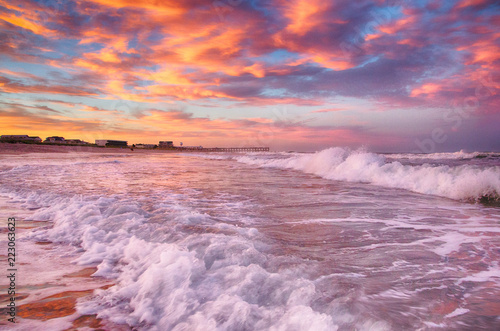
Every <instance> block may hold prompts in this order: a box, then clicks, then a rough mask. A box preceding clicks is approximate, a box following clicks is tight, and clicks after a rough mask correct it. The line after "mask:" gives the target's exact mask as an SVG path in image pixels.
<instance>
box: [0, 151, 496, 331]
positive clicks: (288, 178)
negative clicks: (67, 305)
mask: <svg viewBox="0 0 500 331" xmlns="http://www.w3.org/2000/svg"><path fill="white" fill-rule="evenodd" d="M182 157H183V158H184V159H181V158H179V159H181V160H179V163H178V164H177V165H176V164H175V163H174V162H173V161H172V160H174V159H168V161H169V162H165V160H163V159H161V158H159V159H156V158H155V157H153V156H151V157H149V158H140V159H139V158H138V159H133V158H131V159H128V160H126V161H124V162H121V163H115V162H113V160H107V159H106V160H107V161H110V162H107V161H105V162H103V161H102V160H103V158H101V157H96V158H95V159H90V160H87V161H85V162H81V160H76V161H75V160H70V159H64V160H62V161H57V160H49V159H47V160H46V164H42V165H37V164H36V162H31V164H30V165H29V166H25V167H18V164H16V162H12V165H13V166H16V167H15V168H13V169H11V170H6V171H5V173H0V179H2V180H4V183H5V184H4V183H2V184H4V185H2V187H1V188H0V192H2V193H3V194H6V195H8V196H10V197H11V198H12V199H14V200H15V201H18V202H19V203H20V204H22V205H23V206H24V207H25V208H29V209H30V210H31V212H30V213H31V215H30V216H29V217H28V218H27V219H30V220H35V221H49V222H50V224H52V227H44V228H38V229H35V230H33V231H32V232H31V233H30V234H29V235H27V236H26V240H31V241H33V242H34V241H51V242H53V243H54V244H56V245H58V247H59V248H60V249H59V251H61V250H64V251H66V252H67V253H66V254H67V256H66V257H68V256H70V257H71V259H72V261H73V262H74V263H75V264H78V265H82V266H96V267H97V271H96V273H95V274H94V276H100V277H105V278H107V279H109V280H110V281H111V282H112V283H113V284H114V285H113V286H111V287H110V288H107V289H105V290H104V289H98V290H95V292H94V294H93V296H91V297H88V298H85V299H80V300H79V302H78V305H77V310H78V314H80V315H84V314H97V315H98V317H101V318H104V319H105V320H108V321H111V322H114V323H118V324H122V323H125V324H128V325H130V326H131V327H133V328H135V329H139V330H254V329H257V330H337V329H358V330H391V329H394V330H397V329H401V328H398V327H399V326H401V325H402V326H409V325H412V323H413V325H417V324H418V325H420V326H422V327H423V326H424V325H433V326H435V325H439V326H443V327H449V326H450V325H457V324H453V323H456V321H457V320H458V321H459V322H460V321H461V320H460V319H462V318H463V319H465V318H469V316H471V315H472V316H473V317H472V318H475V316H477V314H478V313H477V311H474V309H475V307H477V306H475V304H476V303H474V302H472V303H471V304H470V303H468V302H467V299H466V298H465V295H463V293H466V294H467V295H469V294H470V291H471V288H472V287H471V286H470V284H471V283H473V284H474V285H475V288H474V289H483V287H482V286H483V285H482V284H485V285H484V286H487V285H488V286H491V288H492V289H494V290H497V288H498V285H499V283H500V278H499V277H497V275H498V271H499V268H498V263H497V262H496V259H498V258H497V257H496V255H495V254H497V253H496V252H497V251H496V250H495V248H494V244H495V243H496V241H495V238H496V237H497V234H498V233H499V231H500V230H499V229H498V226H497V223H495V222H496V220H497V219H498V216H497V214H494V213H491V214H488V213H486V212H484V210H486V209H487V208H484V209H480V208H479V207H478V206H474V205H470V204H462V203H460V202H456V201H451V200H446V199H435V198H432V197H427V196H424V198H425V199H421V196H420V195H416V194H411V193H408V192H403V193H406V194H407V195H406V197H408V199H409V200H410V201H409V202H408V201H404V203H405V204H406V203H408V205H405V206H403V207H401V209H397V210H392V209H391V208H392V207H391V206H388V204H387V202H386V201H385V200H384V199H386V198H381V197H379V196H378V193H379V192H381V191H384V190H385V191H389V192H390V194H391V195H390V202H391V203H392V201H393V200H394V201H398V200H397V199H398V197H399V193H400V192H397V191H396V192H394V193H393V194H392V190H387V189H381V188H380V187H375V186H369V185H368V186H369V188H372V189H373V191H370V192H369V194H371V195H370V196H373V199H372V200H373V201H365V200H364V197H363V196H359V195H358V194H359V193H360V192H358V191H357V190H356V187H355V188H354V189H353V188H351V186H353V185H351V184H349V185H343V186H342V185H338V186H339V187H340V188H339V189H338V191H335V190H333V189H332V191H328V190H329V189H330V187H331V186H337V185H331V184H330V182H328V181H326V180H323V179H322V178H313V180H314V181H315V184H316V185H318V182H319V183H320V185H322V186H321V187H322V190H321V194H322V193H324V194H327V193H329V192H330V193H331V195H325V196H320V195H317V196H314V195H312V193H311V192H315V191H313V190H311V185H310V184H311V181H312V179H311V176H307V175H303V176H302V177H303V178H296V177H297V176H296V173H294V172H290V171H275V170H269V171H266V173H269V174H267V175H268V176H269V178H266V179H265V180H264V181H263V182H264V183H269V184H268V185H270V186H272V187H273V194H271V195H268V197H270V198H271V199H274V200H273V201H271V202H267V201H265V199H260V196H259V195H260V194H264V193H263V192H264V191H247V190H244V189H241V190H236V191H234V190H233V188H234V186H237V185H239V187H243V186H244V185H245V183H247V182H245V181H241V182H238V180H239V178H237V179H236V182H234V178H233V179H232V180H231V181H229V180H228V181H227V182H224V181H223V180H221V179H225V178H227V176H228V174H227V172H225V171H227V169H235V168H240V169H243V170H241V173H249V174H247V175H248V176H249V177H250V178H252V179H253V178H254V177H258V175H259V174H258V173H259V172H262V171H261V170H259V169H257V168H255V167H251V166H247V165H244V164H242V163H245V164H250V165H258V166H262V167H273V168H278V169H294V170H299V171H303V172H307V173H313V174H316V175H318V176H321V177H323V178H327V179H334V180H341V181H351V182H358V181H362V182H368V183H372V184H378V185H383V186H388V187H399V188H405V189H408V190H416V189H421V190H424V191H425V190H427V189H429V190H431V192H430V194H438V193H439V192H445V193H446V192H448V191H446V187H448V185H449V183H450V182H455V184H456V183H458V182H460V180H463V178H461V177H463V176H469V174H470V173H474V172H475V173H476V174H479V175H478V176H479V177H481V178H482V177H487V178H489V177H488V176H495V175H496V176H498V169H497V168H495V167H490V168H484V169H480V168H475V167H473V166H470V165H465V166H463V167H450V166H445V165H443V166H435V165H430V164H421V165H417V166H413V165H404V164H402V163H399V162H388V159H387V158H385V157H384V156H381V155H377V154H372V153H366V152H361V151H357V152H353V151H349V150H347V149H329V150H325V151H322V152H319V153H316V154H287V153H278V154H269V153H261V154H257V153H256V154H248V155H236V156H235V155H213V157H215V158H217V159H219V160H221V161H220V162H219V161H217V160H208V161H209V162H208V163H209V164H205V163H207V162H205V161H207V160H200V159H198V158H190V156H182ZM208 157H212V156H211V155H208ZM228 158H232V159H236V160H237V161H240V162H242V163H236V162H234V161H231V160H229V161H224V159H228ZM186 160H188V161H186ZM31 161H32V160H31ZM201 161H203V162H201ZM189 162H193V163H192V164H190V163H189ZM221 162H222V163H221ZM27 163H30V162H27ZM47 164H50V165H51V167H45V166H46V165H47ZM193 164H194V165H193ZM199 164H203V168H201V167H199ZM44 167H45V168H44ZM165 168H168V170H166V169H165ZM252 168H253V169H252ZM34 169H36V170H37V171H34ZM172 169H173V170H172ZM193 169H194V170H195V171H193ZM205 169H208V170H207V172H206V176H205V177H203V176H202V175H200V174H199V172H202V171H204V170H205ZM221 169H222V170H221ZM38 170H43V171H45V172H44V174H47V173H48V174H50V176H49V178H46V177H44V176H43V175H40V174H42V172H38ZM167 171H173V173H175V174H178V176H179V177H178V178H177V179H176V178H174V177H170V173H167ZM60 173H63V174H62V175H61V176H63V177H57V176H59V175H60ZM278 173H281V174H282V175H283V178H281V179H278V178H275V177H276V176H277V174H278ZM144 174H147V175H144ZM91 176H92V177H91ZM426 176H428V177H430V179H429V182H427V180H426V179H425V177H426ZM88 178H93V180H92V182H94V183H99V184H100V185H101V184H102V187H103V188H115V186H117V185H118V184H117V183H120V184H119V185H121V186H120V187H119V188H118V189H114V190H110V191H109V192H108V191H107V190H102V189H100V188H99V189H98V190H94V188H93V186H92V185H90V184H88V182H89V180H88ZM405 178H406V179H407V181H409V182H411V183H412V184H411V185H410V186H407V187H401V186H403V185H404V183H406V181H405V180H404V179H405ZM440 178H441V180H440ZM49 179H50V180H49ZM295 179H296V180H297V182H296V183H293V182H292V181H293V180H295ZM272 180H275V182H272ZM489 181H490V182H491V183H493V184H494V185H496V184H495V181H494V180H492V179H491V178H489ZM172 182H174V183H172ZM431 182H434V184H433V185H434V186H433V185H432V184H431ZM203 183H208V184H207V185H203ZM280 183H281V184H280ZM416 183H418V185H417V184H416ZM436 183H437V184H436ZM467 183H468V182H467ZM343 184H345V183H343ZM273 185H274V186H273ZM279 185H284V186H279ZM464 185H465V184H464ZM481 185H483V184H481V183H480V185H479V186H478V188H477V192H480V191H481V189H482V188H484V187H483V186H481ZM357 186H360V187H361V186H363V187H364V185H357ZM415 187H417V188H415ZM245 188H246V187H245ZM323 189H324V190H323ZM349 190H353V191H355V192H351V191H350V192H348V193H347V195H346V196H345V197H344V198H343V199H342V200H341V201H340V200H335V199H337V198H338V196H339V195H340V194H344V193H345V192H346V191H349ZM362 191H363V192H365V191H366V190H365V189H364V188H363V190H362ZM274 192H280V194H281V193H283V192H285V193H283V196H279V194H275V193H274ZM436 192H437V193H436ZM481 192H482V191H481ZM496 192H498V191H496ZM286 193H288V195H290V196H291V198H294V199H295V198H297V197H298V198H300V199H301V200H298V201H299V204H300V205H302V206H307V207H304V208H303V209H304V210H303V211H302V212H304V214H301V215H300V216H297V217H296V218H294V219H293V220H290V219H289V218H290V217H289V216H290V215H291V214H290V213H287V209H290V208H293V206H294V201H297V200H293V199H292V200H287V201H283V200H286V199H288V198H290V197H287V196H286V195H287V194H286ZM291 193H293V194H291ZM386 193H387V192H386ZM423 193H429V192H423ZM469 193H470V190H469ZM478 194H479V193H478ZM292 195H293V196H292ZM315 199H317V200H318V201H315V202H319V201H321V199H323V201H324V203H323V204H321V203H318V204H309V202H310V201H311V200H315ZM434 200H437V201H438V203H437V204H436V205H434V204H432V202H433V201H434ZM422 201H423V202H422ZM443 201H444V203H445V206H442V205H439V203H442V202H443ZM357 202H361V203H357ZM399 202H401V204H403V201H399ZM281 203H282V204H281ZM332 204H335V209H330V208H329V207H330V205H332ZM429 204H431V205H430V206H429ZM353 205H354V206H356V207H355V208H356V209H357V211H356V213H351V210H352V209H353V207H352V206H353ZM370 206H371V207H370ZM273 208H274V209H273ZM321 208H324V209H321ZM365 208H368V209H365ZM369 208H386V209H387V210H386V213H376V214H371V213H370V212H369ZM267 209H273V210H272V211H268V210H267ZM309 209H310V210H309ZM316 209H318V210H320V211H321V213H319V214H316V213H313V212H315V211H316ZM295 210H298V209H295ZM249 211H252V212H253V213H254V214H252V213H250V212H249ZM267 212H269V213H267ZM280 212H281V213H280ZM438 212H439V214H438ZM483 212H484V213H483ZM333 213H334V214H333ZM414 214H418V215H416V216H413V215H414ZM284 215H285V216H284ZM342 215H345V216H342ZM485 215H487V216H488V215H489V216H488V217H489V218H488V217H486V216H485ZM251 217H255V218H254V219H252V218H251ZM273 218H276V219H273ZM256 219H258V220H259V221H258V222H257V221H256ZM295 226H297V228H294V227H295ZM309 230H314V231H313V232H311V233H307V231H309ZM266 231H267V232H266ZM318 238H320V239H318ZM59 251H58V252H59ZM467 259H469V260H467ZM66 260H67V259H66ZM61 268H64V265H61ZM73 268H74V266H73ZM469 269H470V270H469ZM485 288H486V287H485ZM486 289H487V288H486ZM436 293H444V294H443V298H441V301H442V302H449V299H448V298H449V297H451V298H452V297H453V295H456V297H457V298H458V300H461V301H460V303H461V306H460V307H458V308H456V307H454V308H453V309H452V310H449V311H447V312H446V313H444V314H441V315H439V314H438V317H436V316H428V315H429V314H430V312H432V310H433V307H434V306H435V304H436V302H435V299H436ZM491 293H494V292H491ZM447 294H450V295H449V296H447ZM473 295H474V294H473ZM438 299H439V298H438ZM401 307H404V309H401ZM474 314H476V315H474ZM431 319H432V322H431V321H430V320H431ZM60 321H61V324H60V326H56V325H57V323H55V322H54V321H50V323H47V324H46V326H47V327H50V328H53V329H59V328H60V329H62V328H63V326H64V328H67V327H68V323H69V318H66V319H64V320H60ZM473 321H474V320H473ZM487 322H489V323H490V324H491V320H490V319H489V320H487ZM26 325H27V324H26ZM37 325H38V324H37Z"/></svg>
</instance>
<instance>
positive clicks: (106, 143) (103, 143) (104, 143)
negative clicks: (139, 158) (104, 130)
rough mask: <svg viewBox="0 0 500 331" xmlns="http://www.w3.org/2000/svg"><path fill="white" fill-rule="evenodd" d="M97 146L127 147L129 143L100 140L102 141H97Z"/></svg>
mask: <svg viewBox="0 0 500 331" xmlns="http://www.w3.org/2000/svg"><path fill="white" fill-rule="evenodd" d="M95 144H96V145H97V146H105V147H127V146H128V141H125V140H109V139H100V140H96V141H95Z"/></svg>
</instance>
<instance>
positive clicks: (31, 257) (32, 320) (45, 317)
mask: <svg viewBox="0 0 500 331" xmlns="http://www.w3.org/2000/svg"><path fill="white" fill-rule="evenodd" d="M27 146H29V145H27ZM42 147H43V146H42ZM10 201H11V200H10V199H8V198H6V197H0V205H1V206H3V207H2V208H0V210H1V211H2V213H3V214H4V215H20V216H24V215H26V214H27V211H26V210H23V209H22V208H19V207H18V206H17V204H12V203H10ZM47 226H51V224H50V222H46V221H27V220H24V219H23V217H18V216H16V232H15V233H16V238H17V239H16V264H17V265H16V268H17V272H16V276H17V277H16V284H15V285H16V289H15V291H16V294H15V299H16V301H15V302H16V317H15V319H16V324H14V325H12V324H11V322H8V321H7V317H8V316H9V315H8V314H7V310H8V308H7V304H8V303H9V300H10V295H8V294H7V293H8V285H4V284H5V282H4V281H2V283H1V285H0V316H2V318H1V319H0V330H3V329H6V328H7V329H14V330H18V329H21V330H25V329H37V327H39V326H42V324H39V323H43V322H47V321H53V322H54V323H56V324H53V325H58V326H57V328H59V326H60V325H71V326H70V327H67V328H65V330H77V329H82V328H87V329H92V330H129V328H128V327H127V326H122V325H115V324H114V323H111V322H110V321H105V320H102V319H100V318H97V316H96V315H79V314H78V313H77V311H76V304H77V300H78V299H80V298H81V299H85V297H88V296H91V295H92V294H93V292H94V290H96V289H106V288H109V287H111V286H113V285H114V283H113V282H112V281H111V280H108V279H105V278H102V277H93V276H92V274H94V273H95V272H96V271H97V268H96V267H95V266H90V267H89V266H77V265H74V264H72V263H71V262H70V261H71V260H72V257H67V258H65V259H63V260H55V259H54V256H53V254H52V252H53V251H54V250H55V249H57V247H56V245H54V244H53V243H52V242H48V241H44V242H26V241H25V240H23V239H22V238H23V237H24V235H25V234H26V233H27V232H28V231H30V230H31V229H34V228H37V227H47ZM7 232H8V229H7V219H6V218H5V219H2V220H1V226H0V235H1V236H2V238H1V240H0V242H4V243H5V242H6V241H4V239H5V238H6V236H7V235H6V233H7ZM6 251H7V250H6V247H2V251H1V252H0V263H1V264H2V265H6V264H7V256H6V255H5V254H4V252H6ZM37 257H38V258H37ZM61 265H62V267H61ZM62 269H65V270H62ZM66 270H71V271H69V272H68V271H66Z"/></svg>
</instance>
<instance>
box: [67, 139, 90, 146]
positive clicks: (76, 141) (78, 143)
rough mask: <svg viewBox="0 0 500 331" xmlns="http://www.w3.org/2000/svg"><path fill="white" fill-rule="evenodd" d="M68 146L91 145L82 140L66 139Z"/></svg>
mask: <svg viewBox="0 0 500 331" xmlns="http://www.w3.org/2000/svg"><path fill="white" fill-rule="evenodd" d="M65 141H66V144H72V145H88V144H89V143H88V142H86V141H83V140H80V139H66V140H65Z"/></svg>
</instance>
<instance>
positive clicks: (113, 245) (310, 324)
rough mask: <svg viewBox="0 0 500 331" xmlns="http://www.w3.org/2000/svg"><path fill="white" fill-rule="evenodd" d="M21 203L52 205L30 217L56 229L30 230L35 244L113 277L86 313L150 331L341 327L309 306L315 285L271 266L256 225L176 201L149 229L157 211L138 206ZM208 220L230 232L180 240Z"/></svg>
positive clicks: (62, 200) (105, 201)
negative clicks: (53, 246) (62, 250)
mask: <svg viewBox="0 0 500 331" xmlns="http://www.w3.org/2000/svg"><path fill="white" fill-rule="evenodd" d="M17 198H18V199H23V198H28V199H30V200H31V201H32V202H31V203H34V204H37V205H44V203H46V202H47V200H51V204H50V206H45V207H42V208H40V209H38V210H36V211H35V212H34V213H33V215H32V216H31V217H30V219H32V220H38V221H42V220H51V221H52V222H53V227H52V228H50V229H38V230H35V231H33V233H32V234H31V235H30V238H31V239H33V240H37V241H40V240H41V241H46V240H49V241H53V242H57V243H60V244H66V245H71V246H73V247H75V248H76V249H77V250H78V249H80V250H81V253H80V254H78V255H76V258H75V260H74V262H75V263H78V264H80V265H97V268H98V270H97V272H96V273H95V274H94V276H102V277H106V278H111V279H115V284H116V285H115V286H113V287H111V288H109V289H106V290H96V291H95V295H94V297H93V298H92V299H91V300H89V301H85V302H81V303H80V304H79V305H78V312H79V313H80V314H98V316H99V317H102V318H106V319H108V320H110V321H112V322H114V323H120V324H122V323H126V324H128V325H130V326H133V327H137V328H140V329H148V330H170V329H171V330H186V329H189V330H197V329H200V330H201V329H203V330H215V329H218V330H220V329H224V330H236V329H237V330H251V329H270V330H271V329H272V330H290V329H296V330H299V329H300V330H336V329H337V325H336V324H335V322H334V321H333V319H332V317H331V316H330V315H328V314H324V313H321V312H318V311H315V310H313V309H312V308H311V307H310V304H311V301H312V300H313V298H314V296H315V295H316V293H315V285H314V282H313V281H311V280H308V279H305V278H302V277H301V276H300V275H299V274H297V273H295V272H293V270H288V271H287V272H284V273H275V272H270V271H268V270H266V265H267V264H268V263H269V261H268V256H267V254H265V253H263V252H262V247H260V248H259V247H256V245H257V246H258V245H261V246H262V245H263V244H259V241H258V237H259V233H258V231H257V230H256V229H253V228H239V227H237V226H232V225H228V224H216V223H215V222H214V221H213V220H212V219H211V218H210V217H209V216H208V215H206V214H200V213H197V212H196V211H193V210H189V209H188V208H185V207H182V206H181V205H180V204H179V203H178V202H177V201H174V200H172V201H170V204H172V205H175V206H176V208H173V209H172V210H171V212H170V214H166V215H165V219H164V221H163V223H161V224H159V223H148V219H149V218H150V216H151V215H150V214H148V213H147V212H145V211H143V210H142V209H141V207H140V206H139V205H138V204H137V203H134V202H128V203H125V202H124V201H119V200H116V199H110V198H98V199H90V200H89V199H85V198H82V197H79V196H75V197H71V198H66V197H57V196H55V195H53V194H49V195H48V196H45V195H44V194H39V195H36V194H34V193H30V194H27V195H25V196H20V195H17ZM158 207H159V209H161V206H158ZM207 223H213V224H212V225H213V226H214V227H216V228H219V229H221V230H224V231H223V232H225V233H226V234H222V233H204V234H190V233H189V232H188V233H186V234H185V235H183V236H180V237H179V236H178V232H179V231H181V228H183V227H188V228H189V227H190V226H196V225H199V224H207ZM231 231H232V232H233V233H234V234H237V235H231ZM172 238H179V239H178V240H176V239H174V240H172ZM167 241H170V242H169V243H167Z"/></svg>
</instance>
